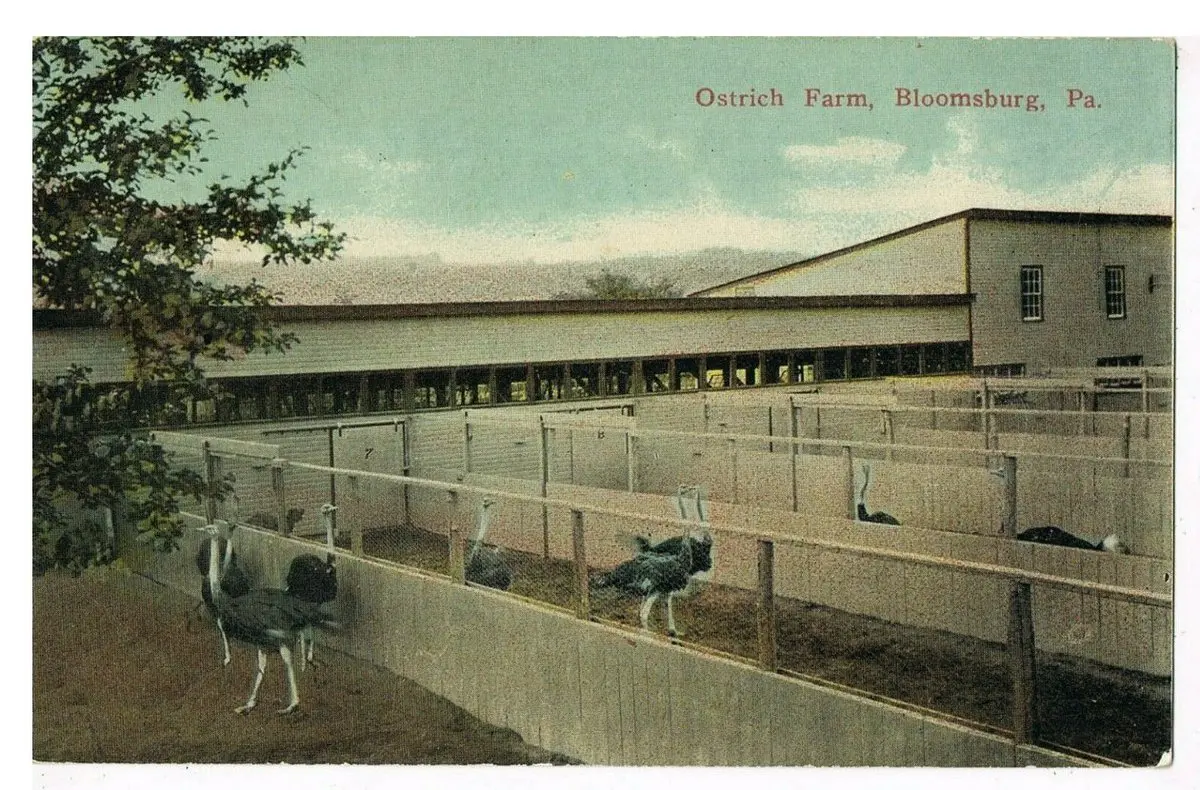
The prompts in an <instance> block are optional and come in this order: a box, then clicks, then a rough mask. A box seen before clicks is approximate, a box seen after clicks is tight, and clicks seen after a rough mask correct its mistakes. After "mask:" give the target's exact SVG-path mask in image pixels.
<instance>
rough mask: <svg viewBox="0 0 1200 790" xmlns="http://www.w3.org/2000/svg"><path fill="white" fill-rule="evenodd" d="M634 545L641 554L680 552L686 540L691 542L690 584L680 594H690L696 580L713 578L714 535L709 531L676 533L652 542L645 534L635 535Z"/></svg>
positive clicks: (705, 580)
mask: <svg viewBox="0 0 1200 790" xmlns="http://www.w3.org/2000/svg"><path fill="white" fill-rule="evenodd" d="M633 542H634V546H635V547H636V548H637V551H638V553H639V554H645V553H647V552H649V553H653V554H667V555H671V554H678V553H679V549H680V545H681V544H683V543H684V542H687V543H688V544H689V551H690V552H691V564H690V566H689V567H688V585H687V589H686V590H684V591H682V592H680V593H678V594H679V595H688V594H690V593H691V592H692V591H693V590H694V589H695V587H694V584H695V583H696V582H707V581H709V580H710V579H712V570H713V554H714V551H713V549H714V547H713V539H712V535H711V534H709V533H708V532H707V531H705V532H702V533H699V534H698V535H676V536H675V537H673V538H667V539H666V540H664V541H662V542H661V543H654V544H651V543H650V539H649V538H647V537H645V536H643V535H634V536H633Z"/></svg>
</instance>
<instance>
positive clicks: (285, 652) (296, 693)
mask: <svg viewBox="0 0 1200 790" xmlns="http://www.w3.org/2000/svg"><path fill="white" fill-rule="evenodd" d="M279 657H280V658H282V659H283V666H284V667H286V668H287V681H288V693H289V694H290V695H291V696H290V699H289V700H288V706H287V707H286V708H284V709H283V710H281V711H278V712H279V713H281V714H283V715H285V716H286V715H287V714H289V713H292V712H293V711H295V710H296V709H297V708H299V707H300V690H299V689H298V688H296V671H295V670H294V669H292V649H291V648H290V647H288V646H287V645H280V646H279Z"/></svg>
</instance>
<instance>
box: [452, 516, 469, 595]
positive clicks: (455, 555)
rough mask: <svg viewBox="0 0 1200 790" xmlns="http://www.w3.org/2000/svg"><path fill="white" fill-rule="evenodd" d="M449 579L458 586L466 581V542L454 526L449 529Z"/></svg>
mask: <svg viewBox="0 0 1200 790" xmlns="http://www.w3.org/2000/svg"><path fill="white" fill-rule="evenodd" d="M450 578H451V579H453V580H454V581H456V582H458V583H459V584H465V583H466V581H467V541H466V538H464V537H463V534H462V531H461V530H460V529H459V528H458V527H456V526H451V527H450Z"/></svg>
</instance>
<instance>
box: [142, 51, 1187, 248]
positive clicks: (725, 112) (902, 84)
mask: <svg viewBox="0 0 1200 790" xmlns="http://www.w3.org/2000/svg"><path fill="white" fill-rule="evenodd" d="M299 46H300V50H301V53H302V57H303V60H304V63H305V65H304V66H303V67H294V68H293V69H291V70H289V71H288V72H285V73H282V74H279V75H276V76H275V77H273V78H272V79H271V80H270V81H268V82H265V83H261V84H257V85H255V86H253V87H252V89H251V91H250V93H249V96H248V100H249V106H248V107H243V106H242V105H241V104H240V103H233V104H221V103H208V104H205V105H203V107H202V112H201V113H200V114H202V115H203V116H204V117H206V118H208V119H210V120H211V122H212V126H213V129H214V131H215V132H216V133H217V136H218V140H217V141H216V142H214V143H213V144H211V145H210V146H209V148H208V149H207V154H208V155H209V157H210V158H211V160H212V162H213V168H214V170H213V174H217V173H216V171H217V170H219V171H220V173H222V174H224V173H227V174H230V175H235V176H236V175H245V174H247V173H249V172H251V171H253V170H259V169H261V168H263V167H265V165H266V164H267V163H268V162H271V161H275V160H278V159H279V158H281V157H282V155H283V154H284V153H286V151H288V150H289V149H292V148H297V147H306V148H307V152H306V154H305V155H304V157H303V158H302V159H301V160H300V163H299V167H298V169H297V171H296V172H295V173H293V174H292V175H291V176H290V177H289V182H288V183H289V189H290V190H294V192H293V194H295V195H297V196H309V197H311V198H312V199H313V202H314V206H315V207H316V209H317V211H318V212H319V213H320V215H321V216H322V218H327V219H331V220H333V221H334V222H335V223H336V224H337V226H338V228H339V229H341V230H345V231H347V232H348V233H349V234H350V242H349V244H348V246H347V249H346V252H345V255H346V256H347V257H356V256H358V257H361V256H407V255H420V256H437V258H439V259H441V260H445V261H452V262H458V263H489V262H502V261H504V262H507V261H522V260H530V261H539V262H551V261H558V260H590V259H596V258H605V257H617V256H623V255H642V254H663V255H666V254H674V253H681V252H690V251H695V250H699V249H704V248H710V247H738V248H742V249H748V250H788V251H795V252H798V253H801V254H805V255H808V254H817V253H819V252H822V251H826V250H829V249H834V248H836V247H839V246H843V245H845V244H851V243H855V242H858V241H862V240H865V239H867V238H870V237H872V236H875V235H879V234H882V233H886V232H890V231H892V230H896V229H898V228H901V227H905V226H907V225H910V224H914V223H917V222H921V221H924V220H927V219H933V218H935V217H938V216H943V215H945V214H949V213H953V212H955V211H959V210H961V209H965V208H970V207H975V206H982V207H992V208H1012V209H1048V210H1067V211H1106V212H1131V213H1140V212H1152V213H1164V214H1170V213H1173V178H1174V174H1173V157H1174V150H1175V139H1174V108H1175V98H1174V97H1175V76H1174V75H1175V71H1174V68H1175V52H1174V48H1173V47H1172V45H1171V44H1169V43H1167V42H1164V41H1155V40H1149V39H1096V38H1092V39H1051V40H1038V39H1031V38H1025V39H968V38H960V39H944V38H926V39H919V38H890V39H884V38H841V39H838V38H807V39H806V38H346V37H343V38H309V39H306V40H304V41H302V42H301V43H300V45H299ZM705 88H707V89H710V91H711V94H710V93H706V92H702V90H701V89H705ZM1072 88H1074V89H1077V90H1078V91H1080V92H1081V97H1080V98H1078V99H1077V101H1076V107H1074V108H1072V107H1069V106H1068V91H1069V90H1070V89H1072ZM751 89H753V90H754V91H755V92H756V93H761V94H767V95H768V96H769V95H770V92H771V90H772V89H774V91H775V92H776V93H777V94H779V95H780V96H781V97H782V104H783V106H768V107H721V106H718V103H717V101H716V100H715V96H716V94H721V93H729V92H733V93H737V94H743V93H748V92H749V91H750V90H751ZM810 89H812V90H816V91H818V92H819V93H815V94H814V93H811V91H810ZM898 89H905V90H907V91H910V93H908V94H906V95H908V96H912V95H913V94H912V93H911V91H913V90H915V91H919V92H920V93H921V94H926V95H929V96H930V97H931V100H933V101H934V102H935V103H934V106H931V107H913V106H911V105H909V106H898V98H897V97H898V95H900V92H899V91H898ZM986 91H991V93H992V94H1006V95H1014V94H1020V95H1021V96H1022V97H1026V96H1028V95H1030V94H1033V95H1036V96H1037V97H1038V98H1037V100H1036V102H1037V105H1036V106H1039V107H1041V108H1042V109H1039V110H1038V111H1033V112H1031V111H1028V110H1027V109H1025V103H1026V102H1027V101H1028V100H1027V99H1025V98H1022V99H1021V107H1020V108H1016V109H1004V108H1000V107H994V108H988V107H986V106H985V107H953V106H937V104H936V102H937V99H938V94H948V93H959V92H962V93H969V94H982V97H981V102H983V103H985V104H986V103H987V100H988V99H987V93H986ZM698 92H699V94H698ZM826 94H833V95H836V94H843V95H849V94H860V95H862V96H863V97H864V99H856V100H851V99H843V102H848V101H863V100H865V101H866V102H868V103H869V104H870V109H867V108H864V107H841V108H826V107H822V106H821V104H822V100H823V97H824V96H825V95H826ZM810 95H812V96H814V100H813V106H807V103H806V99H807V98H808V96H810ZM1085 97H1093V98H1092V101H1093V102H1094V103H1095V104H1097V105H1099V106H1098V107H1091V108H1085V107H1084V106H1083V105H1084V104H1086V103H1087V102H1088V99H1087V98H1085ZM710 98H711V99H712V100H713V101H712V105H711V106H707V107H705V106H702V104H703V103H708V102H709V100H710ZM943 98H944V97H943ZM166 101H167V104H168V105H170V104H171V102H176V103H178V101H179V100H178V99H177V98H176V97H174V96H171V97H168V98H167V99H166ZM831 101H833V100H831ZM223 254H224V255H231V253H230V251H228V250H226V251H223Z"/></svg>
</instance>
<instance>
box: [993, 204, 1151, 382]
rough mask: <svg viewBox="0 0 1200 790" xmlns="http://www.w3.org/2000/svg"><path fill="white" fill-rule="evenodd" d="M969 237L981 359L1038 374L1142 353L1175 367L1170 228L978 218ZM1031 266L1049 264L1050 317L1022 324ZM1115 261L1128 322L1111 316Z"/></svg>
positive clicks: (1047, 294)
mask: <svg viewBox="0 0 1200 790" xmlns="http://www.w3.org/2000/svg"><path fill="white" fill-rule="evenodd" d="M970 236H971V239H970V260H971V291H972V292H973V293H975V294H976V298H975V302H974V305H973V306H972V310H971V315H972V335H973V341H974V361H975V364H976V365H998V364H1010V363H1023V364H1025V365H1026V369H1027V370H1029V371H1030V372H1032V371H1034V370H1037V369H1041V368H1046V367H1080V366H1091V365H1094V364H1096V360H1097V359H1098V358H1101V357H1112V356H1127V355H1134V354H1137V355H1141V356H1142V357H1143V358H1144V362H1145V364H1148V365H1168V364H1170V363H1171V341H1172V329H1171V290H1172V289H1171V246H1172V229H1171V228H1170V227H1169V226H1166V225H1146V224H1115V223H1113V222H1105V223H1094V224H1081V223H1065V222H1028V221H1002V220H991V219H989V220H972V221H971V225H970ZM1022 266H1041V267H1042V273H1043V290H1044V320H1041V321H1025V320H1022V317H1021V288H1020V270H1021V267H1022ZM1106 266H1124V267H1125V310H1126V317H1125V318H1119V319H1113V318H1108V317H1107V311H1106V310H1105V301H1104V270H1105V267H1106ZM1151 275H1153V276H1154V283H1155V285H1154V291H1153V292H1151V291H1150V289H1149V278H1150V276H1151Z"/></svg>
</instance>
